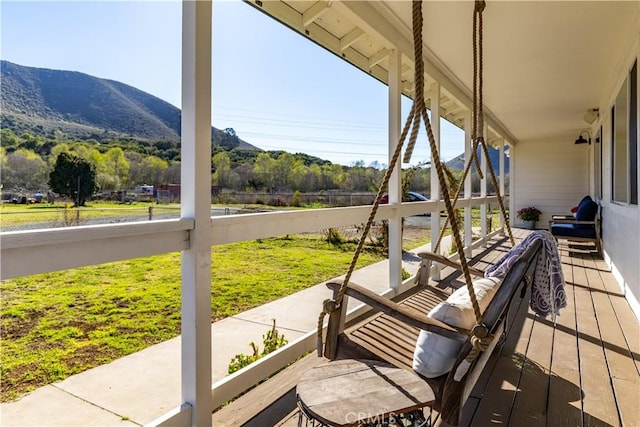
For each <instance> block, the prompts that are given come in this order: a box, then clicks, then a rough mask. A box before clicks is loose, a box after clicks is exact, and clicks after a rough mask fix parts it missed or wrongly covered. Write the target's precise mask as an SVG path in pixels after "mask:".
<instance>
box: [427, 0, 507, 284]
mask: <svg viewBox="0 0 640 427" xmlns="http://www.w3.org/2000/svg"><path fill="white" fill-rule="evenodd" d="M485 6H486V4H485V2H484V1H482V0H476V3H475V7H474V14H473V111H472V112H473V114H472V116H473V117H472V127H471V129H472V131H471V137H472V140H473V146H472V148H471V160H469V161H468V162H467V163H466V165H465V169H464V172H463V174H462V178H461V179H460V183H459V184H458V188H457V190H456V194H455V196H454V198H453V205H454V206H455V205H456V204H457V202H458V199H459V197H460V194H461V193H462V190H463V187H464V182H465V180H466V179H467V176H468V174H469V172H470V170H471V165H472V163H475V165H476V170H477V171H478V175H479V177H480V179H483V175H482V170H481V169H480V162H479V160H478V156H477V151H478V147H482V150H483V153H484V157H485V159H489V150H488V148H487V144H486V142H485V140H484V136H483V129H484V111H483V108H482V106H483V105H484V99H483V95H484V93H483V84H484V77H483V76H484V69H483V63H484V61H483V45H484V40H483V18H482V12H483V11H484V8H485ZM488 169H489V176H490V177H491V181H492V182H493V186H494V188H495V189H496V195H497V198H498V205H499V207H500V213H501V215H502V218H503V220H504V227H505V229H506V231H507V235H508V236H509V240H510V242H511V246H514V245H515V239H514V237H513V233H512V232H511V225H510V223H509V216H508V215H507V214H506V208H505V205H504V199H503V197H502V194H501V193H500V189H499V184H498V179H497V177H496V175H495V171H494V169H493V164H492V163H491V162H489V164H488ZM448 225H449V217H447V218H446V219H445V223H444V226H443V227H442V228H441V229H440V233H439V235H438V240H437V242H436V245H435V248H434V252H436V253H437V252H438V250H439V249H440V244H441V242H442V239H443V238H444V233H445V231H446V229H447V226H448ZM420 270H421V271H419V272H418V274H417V275H416V282H418V281H419V280H420V278H421V277H424V276H425V275H428V273H429V271H430V270H431V261H425V262H423V263H422V264H421V266H420Z"/></svg>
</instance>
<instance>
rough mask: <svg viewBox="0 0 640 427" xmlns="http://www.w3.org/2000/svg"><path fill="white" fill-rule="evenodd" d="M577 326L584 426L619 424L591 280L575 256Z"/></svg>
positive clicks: (579, 257) (580, 260) (581, 261)
mask: <svg viewBox="0 0 640 427" xmlns="http://www.w3.org/2000/svg"><path fill="white" fill-rule="evenodd" d="M572 260H573V264H574V269H573V271H574V275H573V278H574V283H575V287H574V290H575V304H576V325H577V330H578V352H579V355H580V359H579V360H580V378H581V385H582V393H583V400H582V402H583V405H582V410H583V417H584V418H583V419H584V424H585V425H603V423H604V425H618V424H619V418H618V410H617V407H616V403H615V398H614V393H613V387H612V386H611V382H610V381H603V379H605V378H609V370H608V369H607V364H606V359H605V354H604V350H603V343H602V339H601V337H600V331H599V329H598V324H597V320H596V316H597V313H596V312H595V310H594V306H593V301H592V299H591V292H590V290H589V282H588V279H587V274H586V269H585V265H584V261H583V260H582V257H581V256H575V257H573V259H572Z"/></svg>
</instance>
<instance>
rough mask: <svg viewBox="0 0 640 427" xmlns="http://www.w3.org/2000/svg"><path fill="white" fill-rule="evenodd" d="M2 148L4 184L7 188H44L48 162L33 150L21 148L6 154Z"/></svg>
mask: <svg viewBox="0 0 640 427" xmlns="http://www.w3.org/2000/svg"><path fill="white" fill-rule="evenodd" d="M5 153H6V152H5V150H4V148H3V149H2V184H3V185H4V188H5V189H22V190H43V189H45V188H46V184H47V164H46V162H45V161H44V160H42V158H41V157H40V156H39V155H37V154H36V153H34V152H33V151H31V150H26V149H24V148H20V149H18V150H16V151H14V152H13V153H9V154H5Z"/></svg>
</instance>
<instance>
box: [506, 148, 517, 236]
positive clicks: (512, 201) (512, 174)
mask: <svg viewBox="0 0 640 427" xmlns="http://www.w3.org/2000/svg"><path fill="white" fill-rule="evenodd" d="M517 153H518V151H517V150H516V147H515V145H514V144H511V145H509V205H508V206H507V209H508V210H509V212H508V214H509V225H510V226H511V227H513V223H514V218H515V213H516V198H515V197H514V196H515V193H514V192H513V190H514V188H516V187H515V185H516V168H517V165H516V163H517V162H516V158H517V156H518V154H517Z"/></svg>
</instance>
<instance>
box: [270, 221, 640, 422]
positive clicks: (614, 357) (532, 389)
mask: <svg viewBox="0 0 640 427" xmlns="http://www.w3.org/2000/svg"><path fill="white" fill-rule="evenodd" d="M524 233H526V232H524V231H522V230H516V236H517V237H520V238H522V237H523V236H524ZM509 248H510V245H508V244H507V243H505V242H504V241H503V242H501V243H498V244H497V245H496V246H495V247H494V248H493V249H494V250H493V251H488V252H487V253H486V254H484V256H483V260H482V261H480V262H479V263H478V264H475V265H476V266H477V267H478V268H481V269H484V268H486V267H487V266H488V264H490V263H491V262H492V261H494V260H495V259H496V258H498V257H499V256H500V255H501V254H502V253H504V252H505V251H507V250H508V249H509ZM559 249H560V252H561V256H562V262H563V271H564V276H565V281H566V284H567V286H566V288H565V290H566V293H567V300H568V301H567V303H568V305H567V307H566V308H564V309H563V310H562V311H561V314H560V316H558V317H556V322H555V324H554V323H553V321H552V320H551V319H549V318H547V319H543V318H540V317H538V316H536V315H535V314H533V312H532V311H531V310H530V309H529V308H528V301H526V300H523V303H521V304H519V305H517V304H514V305H513V306H512V311H513V313H512V315H513V316H512V319H513V327H512V328H511V330H510V332H509V334H508V336H507V338H506V341H505V343H504V345H503V347H502V348H501V349H500V350H499V351H498V350H496V352H495V353H494V355H493V356H492V358H491V359H490V361H489V363H488V364H487V366H486V368H485V370H484V373H483V375H482V376H481V378H480V380H479V381H478V383H477V384H476V387H475V388H474V390H473V392H472V394H471V397H470V398H469V400H468V402H467V404H466V405H465V407H464V410H463V419H462V422H461V423H460V425H463V426H487V425H492V424H498V425H509V426H525V425H526V426H640V323H639V322H638V320H637V319H636V317H635V316H634V314H633V313H632V311H631V309H630V307H629V305H628V303H627V301H626V300H625V298H624V295H622V294H621V292H620V288H619V287H618V285H617V283H616V282H615V279H614V278H613V275H612V274H611V273H610V272H609V270H608V268H607V266H606V264H605V262H604V261H603V260H602V259H601V258H599V257H598V256H597V254H595V252H594V251H593V250H592V249H593V247H592V246H590V245H588V244H586V245H577V244H573V243H572V244H567V242H563V241H561V242H560V244H559ZM435 415H436V417H437V414H435ZM296 422H297V415H296V414H295V412H294V413H291V414H290V415H289V416H288V417H286V418H285V419H284V420H282V421H281V422H280V423H279V424H278V425H280V426H293V425H296ZM435 425H436V426H441V427H444V426H447V424H445V423H444V422H442V421H441V420H436V422H435Z"/></svg>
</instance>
